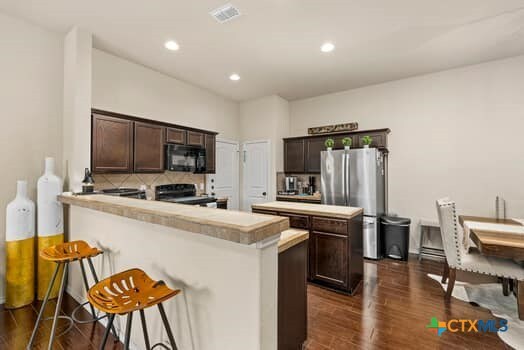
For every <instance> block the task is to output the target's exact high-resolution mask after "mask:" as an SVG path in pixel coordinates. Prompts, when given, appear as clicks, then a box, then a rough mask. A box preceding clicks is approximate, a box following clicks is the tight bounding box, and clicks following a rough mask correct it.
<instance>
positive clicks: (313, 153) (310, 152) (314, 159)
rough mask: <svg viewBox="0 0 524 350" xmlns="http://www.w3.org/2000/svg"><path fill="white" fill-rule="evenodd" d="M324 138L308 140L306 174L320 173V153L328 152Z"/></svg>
mask: <svg viewBox="0 0 524 350" xmlns="http://www.w3.org/2000/svg"><path fill="white" fill-rule="evenodd" d="M324 142H325V139H324V138H315V139H307V140H306V173H320V152H322V151H325V150H326V146H324Z"/></svg>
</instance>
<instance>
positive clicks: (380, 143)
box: [357, 132, 388, 148]
mask: <svg viewBox="0 0 524 350" xmlns="http://www.w3.org/2000/svg"><path fill="white" fill-rule="evenodd" d="M364 136H370V137H371V138H372V139H373V140H372V141H371V146H370V147H377V148H387V147H388V144H387V134H386V133H384V132H382V133H372V134H359V135H358V137H357V138H358V147H363V146H364V144H363V143H362V138H363V137H364Z"/></svg>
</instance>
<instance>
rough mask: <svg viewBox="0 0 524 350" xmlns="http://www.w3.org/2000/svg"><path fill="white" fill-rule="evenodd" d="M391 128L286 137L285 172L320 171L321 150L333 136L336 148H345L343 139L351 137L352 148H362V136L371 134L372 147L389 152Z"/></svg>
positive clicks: (324, 148)
mask: <svg viewBox="0 0 524 350" xmlns="http://www.w3.org/2000/svg"><path fill="white" fill-rule="evenodd" d="M389 132H390V130H389V129H374V130H361V131H353V132H350V133H336V134H325V135H319V136H317V135H315V136H302V137H289V138H285V139H284V172H285V173H289V174H292V173H311V174H315V173H320V152H322V151H324V150H326V147H325V146H324V142H325V141H326V140H327V139H328V138H331V139H333V140H334V141H335V146H334V147H333V148H334V149H343V148H344V145H343V144H342V140H343V139H344V138H346V137H349V138H351V141H352V143H351V148H361V147H362V146H363V144H362V138H363V137H364V136H366V135H367V136H370V137H371V138H372V139H373V141H372V143H371V147H376V148H380V149H382V150H384V151H386V152H387V146H388V143H387V138H388V134H389Z"/></svg>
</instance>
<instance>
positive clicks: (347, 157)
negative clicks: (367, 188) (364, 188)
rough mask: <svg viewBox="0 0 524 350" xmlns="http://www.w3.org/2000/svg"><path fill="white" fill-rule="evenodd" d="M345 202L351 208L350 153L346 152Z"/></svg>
mask: <svg viewBox="0 0 524 350" xmlns="http://www.w3.org/2000/svg"><path fill="white" fill-rule="evenodd" d="M344 201H345V202H346V206H349V153H348V152H347V151H344Z"/></svg>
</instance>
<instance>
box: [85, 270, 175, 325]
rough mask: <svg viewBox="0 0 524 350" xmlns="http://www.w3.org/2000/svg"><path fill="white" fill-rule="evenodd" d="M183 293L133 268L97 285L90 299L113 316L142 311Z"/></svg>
mask: <svg viewBox="0 0 524 350" xmlns="http://www.w3.org/2000/svg"><path fill="white" fill-rule="evenodd" d="M178 293H180V290H179V289H177V290H173V289H170V288H169V287H167V286H166V284H165V283H164V282H163V281H154V280H152V279H151V278H150V277H149V276H148V275H146V273H145V272H144V271H142V270H140V269H130V270H127V271H123V272H120V273H117V274H116V275H113V276H111V277H108V278H106V279H104V280H102V281H100V282H99V283H97V284H95V285H94V286H93V287H91V289H89V292H88V293H87V298H88V299H89V301H90V302H91V304H93V306H94V307H96V308H97V309H99V310H101V311H104V312H106V313H110V314H120V315H122V314H127V313H129V312H133V311H137V310H142V309H145V308H148V307H151V306H154V305H156V304H159V303H162V302H164V301H166V300H167V299H169V298H171V297H173V296H175V295H177V294H178Z"/></svg>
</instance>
